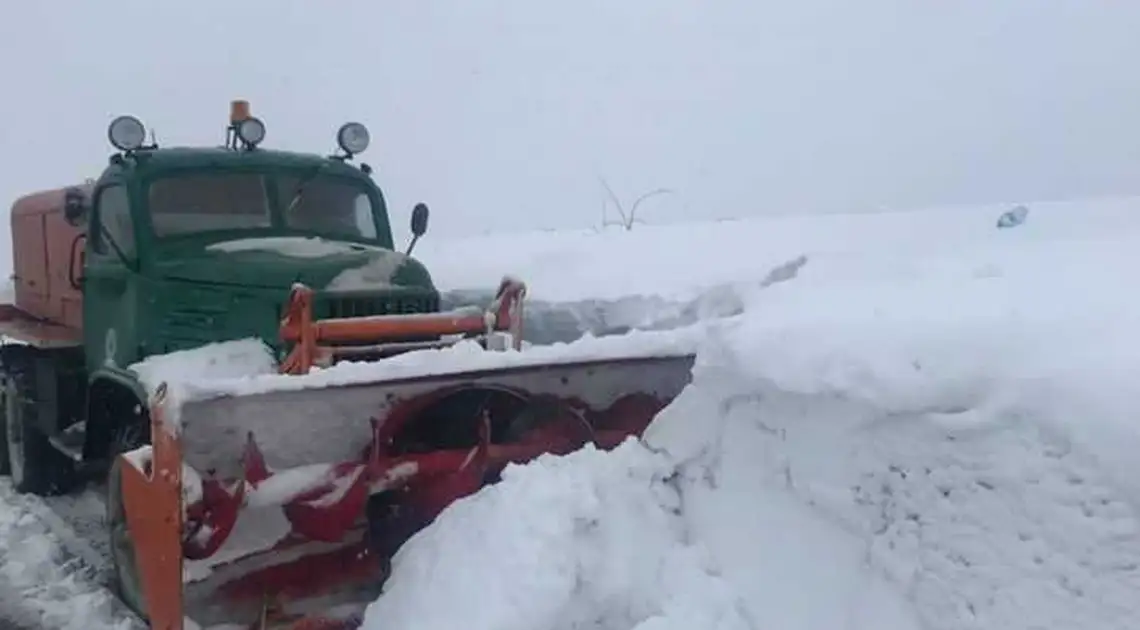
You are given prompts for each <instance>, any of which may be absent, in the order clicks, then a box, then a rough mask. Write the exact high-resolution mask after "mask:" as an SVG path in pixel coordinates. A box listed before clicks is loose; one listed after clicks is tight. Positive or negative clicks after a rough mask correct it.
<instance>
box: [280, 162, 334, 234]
mask: <svg viewBox="0 0 1140 630" xmlns="http://www.w3.org/2000/svg"><path fill="white" fill-rule="evenodd" d="M324 172H325V165H324V164H321V165H320V166H318V167H317V168H315V169H313V172H311V173H309V174H308V175H306V176H305V177H304V179H302V180H301V181H300V182H298V183H297V189H296V190H294V191H293V198H292V199H291V200H290V201H289V205H288V207H286V208H285V217H286V221H288V217H289V215H290V214H291V213H292V212H293V209H294V208H296V207H297V204H298V203H300V202H301V197H302V196H304V194H305V189H306V187H307V186H308V185H309V184H310V183H311V182H312V181H313V180H314V179H316V178H317V176H318V175H320V174H321V173H324Z"/></svg>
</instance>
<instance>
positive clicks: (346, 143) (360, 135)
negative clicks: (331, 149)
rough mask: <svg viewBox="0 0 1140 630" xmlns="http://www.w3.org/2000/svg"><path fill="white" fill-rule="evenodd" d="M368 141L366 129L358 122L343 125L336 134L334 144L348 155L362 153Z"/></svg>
mask: <svg viewBox="0 0 1140 630" xmlns="http://www.w3.org/2000/svg"><path fill="white" fill-rule="evenodd" d="M369 140H370V138H369V136H368V128H367V127H365V126H364V125H362V124H360V123H358V122H350V123H344V124H343V125H341V127H340V131H338V132H336V143H337V144H339V145H340V148H341V149H344V152H345V153H347V154H349V155H356V154H357V153H364V150H365V149H367V148H368V141H369Z"/></svg>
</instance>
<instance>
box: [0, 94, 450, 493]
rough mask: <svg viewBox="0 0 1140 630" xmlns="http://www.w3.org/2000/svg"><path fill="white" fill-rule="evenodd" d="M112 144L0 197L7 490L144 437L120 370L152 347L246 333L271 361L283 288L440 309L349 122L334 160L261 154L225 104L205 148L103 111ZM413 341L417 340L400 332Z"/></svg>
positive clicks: (392, 309)
mask: <svg viewBox="0 0 1140 630" xmlns="http://www.w3.org/2000/svg"><path fill="white" fill-rule="evenodd" d="M108 136H109V139H110V141H111V143H112V145H114V146H115V148H116V149H117V151H116V152H115V153H114V154H113V155H111V157H110V159H109V163H108V165H107V167H106V168H105V169H104V170H103V172H102V174H101V175H100V176H99V177H98V179H95V180H89V181H87V182H86V183H84V184H81V185H77V186H69V187H65V188H59V189H55V190H50V191H43V192H38V193H33V194H30V195H26V196H24V197H21V198H20V199H19V200H17V201H16V203H15V204H14V205H13V208H12V216H11V221H12V241H13V269H14V273H13V289H14V298H13V299H12V300H11V302H10V303H9V304H3V305H0V335H2V336H3V337H4V340H5V342H6V343H5V344H4V345H2V346H0V381H2V388H0V394H2V398H3V401H2V402H3V404H2V405H0V424H3V425H4V426H3V429H4V430H3V432H0V446H2V447H3V448H0V473H4V474H10V475H11V476H12V478H13V481H14V483H15V484H16V486H17V487H18V489H20V490H21V491H25V492H32V493H36V494H49V493H56V492H65V491H67V490H68V489H69V488H70V487H71V486H72V485H73V483H74V481H75V480H76V479H77V478H79V477H80V476H82V475H81V473H83V472H84V471H91V470H102V469H104V468H105V466H106V464H107V463H108V462H109V460H110V459H111V457H112V456H113V455H114V454H115V453H117V452H121V451H122V450H123V449H126V448H133V447H135V446H138V445H139V444H141V443H145V441H146V440H147V439H148V436H147V433H148V432H149V428H148V427H149V425H148V418H147V417H146V415H147V412H146V409H147V405H146V393H145V392H144V391H143V388H142V386H141V384H140V383H139V382H138V380H137V379H136V378H135V375H134V373H133V372H131V371H130V370H129V369H128V366H130V365H131V364H133V363H136V362H138V361H140V360H142V359H145V358H147V357H149V356H152V355H156V354H165V353H168V352H171V351H175V350H183V349H189V348H195V347H200V346H202V345H205V344H209V343H213V342H220V341H228V340H236V339H242V338H250V337H253V338H259V339H261V340H263V341H264V342H266V343H267V344H268V345H270V347H272V348H273V349H274V350H275V351H276V352H277V353H278V358H281V356H282V354H281V353H282V352H283V348H281V347H280V346H279V344H278V338H277V337H278V325H279V321H280V318H281V315H282V311H283V307H284V304H285V303H286V301H287V299H288V297H289V292H290V288H291V287H292V286H293V284H294V283H298V282H300V283H304V284H305V285H307V286H308V287H310V288H312V289H313V290H314V291H315V312H314V316H316V317H318V318H328V317H359V316H367V315H383V314H396V313H421V312H422V313H426V312H436V311H438V310H439V293H438V292H437V290H436V289H435V287H434V286H433V284H432V280H431V276H430V274H429V273H428V271H427V269H426V268H425V267H424V266H423V265H422V264H421V263H419V262H418V261H416V260H415V259H413V258H412V257H411V256H410V253H411V248H412V246H414V244H415V242H416V239H418V238H419V237H420V236H421V235H422V234H423V233H424V231H425V230H426V227H427V219H428V211H427V207H426V206H425V205H423V204H417V206H416V208H415V209H414V211H413V213H412V233H413V239H412V243H411V245H409V247H408V249H407V251H405V252H399V251H396V250H395V248H394V243H393V237H392V230H391V226H390V225H389V219H388V211H387V207H386V205H385V200H384V195H383V193H382V192H381V190H380V188H379V187H378V186H377V185H376V183H375V182H374V181H373V179H372V177H371V173H372V171H371V169H370V168H369V167H368V166H367V165H366V164H359V165H357V164H354V163H353V157H354V156H355V155H357V154H359V153H360V152H362V151H364V150H365V149H366V148H367V146H368V141H369V137H368V132H367V130H366V129H365V128H364V126H363V125H360V124H359V123H348V124H345V125H344V126H342V127H341V129H340V131H339V133H338V134H337V140H338V144H339V145H340V148H341V151H340V152H338V153H337V154H334V155H331V156H322V155H316V154H309V153H296V152H286V151H276V150H269V149H264V148H262V147H261V146H260V145H261V143H262V141H263V140H264V138H265V125H264V124H263V123H262V122H261V121H260V120H259V119H257V118H255V117H253V116H251V115H249V108H248V104H247V103H245V102H244V101H235V102H234V103H233V106H232V110H231V120H230V125H229V126H228V127H227V129H226V141H225V144H224V145H223V146H220V147H191V148H185V147H169V148H168V147H158V146H156V145H155V144H153V143H151V144H149V145H148V144H146V143H145V136H146V134H145V128H144V127H143V125H142V123H141V122H139V121H138V120H137V119H135V118H133V117H130V116H121V117H119V118H116V119H115V120H114V121H112V123H111V125H110V127H109V130H108ZM409 341H415V340H409Z"/></svg>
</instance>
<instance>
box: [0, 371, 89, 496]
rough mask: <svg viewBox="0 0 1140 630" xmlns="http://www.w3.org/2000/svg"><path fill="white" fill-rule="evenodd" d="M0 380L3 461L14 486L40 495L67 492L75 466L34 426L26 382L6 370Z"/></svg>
mask: <svg viewBox="0 0 1140 630" xmlns="http://www.w3.org/2000/svg"><path fill="white" fill-rule="evenodd" d="M2 378H3V384H2V391H3V405H2V406H0V424H3V425H4V426H3V429H4V431H3V434H4V459H5V460H6V462H5V463H6V464H7V470H8V475H9V476H10V477H11V478H12V485H13V487H14V488H15V489H16V491H17V492H23V493H29V494H35V495H39V496H51V495H58V494H64V493H66V492H68V491H69V490H71V488H72V487H73V486H74V484H75V479H76V474H75V473H76V471H75V464H74V463H73V462H72V461H71V460H70V459H68V458H67V456H66V455H64V454H63V453H61V452H59V451H58V450H56V448H55V447H54V446H52V444H51V442H50V441H48V436H46V435H44V433H43V432H42V431H40V430H39V427H37V426H35V422H34V418H33V413H34V412H35V403H34V402H32V399H31V394H32V390H31V387H30V386H29V384H28V382H27V379H26V378H25V377H24V375H23V374H22V373H20V372H19V371H16V370H8V371H6V372H5V373H4V374H2Z"/></svg>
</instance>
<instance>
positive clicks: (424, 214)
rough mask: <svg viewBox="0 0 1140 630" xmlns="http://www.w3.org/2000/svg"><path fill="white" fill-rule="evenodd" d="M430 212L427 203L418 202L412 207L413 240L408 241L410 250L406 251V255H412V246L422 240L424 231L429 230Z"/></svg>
mask: <svg viewBox="0 0 1140 630" xmlns="http://www.w3.org/2000/svg"><path fill="white" fill-rule="evenodd" d="M428 214H429V212H428V207H427V204H426V203H423V202H420V203H417V204H416V205H415V207H414V208H412V242H411V243H408V250H407V251H405V252H404V255H405V256H411V255H412V248H413V247H415V246H416V241H418V240H420V237H421V236H423V235H424V232H427V224H428Z"/></svg>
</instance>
